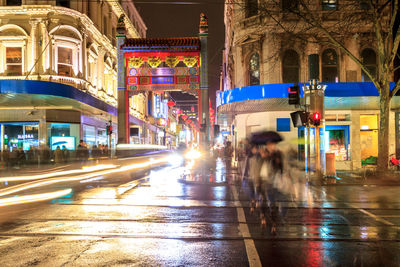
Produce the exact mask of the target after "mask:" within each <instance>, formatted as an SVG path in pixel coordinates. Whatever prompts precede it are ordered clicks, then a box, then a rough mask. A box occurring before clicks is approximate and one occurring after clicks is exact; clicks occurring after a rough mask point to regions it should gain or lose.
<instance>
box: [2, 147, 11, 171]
mask: <svg viewBox="0 0 400 267" xmlns="http://www.w3.org/2000/svg"><path fill="white" fill-rule="evenodd" d="M2 158H3V162H4V165H5V167H6V168H7V169H8V168H10V150H9V149H8V146H6V147H5V148H4V150H3V152H2Z"/></svg>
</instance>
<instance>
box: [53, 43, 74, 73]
mask: <svg viewBox="0 0 400 267" xmlns="http://www.w3.org/2000/svg"><path fill="white" fill-rule="evenodd" d="M72 64H73V62H72V49H71V48H66V47H58V64H57V67H58V75H62V76H72V73H73V72H72Z"/></svg>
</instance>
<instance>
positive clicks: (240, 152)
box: [236, 141, 246, 178]
mask: <svg viewBox="0 0 400 267" xmlns="http://www.w3.org/2000/svg"><path fill="white" fill-rule="evenodd" d="M236 160H237V164H238V165H237V169H238V173H239V177H240V178H242V177H243V172H244V165H245V160H246V151H245V148H244V141H240V142H239V145H238V147H237V149H236Z"/></svg>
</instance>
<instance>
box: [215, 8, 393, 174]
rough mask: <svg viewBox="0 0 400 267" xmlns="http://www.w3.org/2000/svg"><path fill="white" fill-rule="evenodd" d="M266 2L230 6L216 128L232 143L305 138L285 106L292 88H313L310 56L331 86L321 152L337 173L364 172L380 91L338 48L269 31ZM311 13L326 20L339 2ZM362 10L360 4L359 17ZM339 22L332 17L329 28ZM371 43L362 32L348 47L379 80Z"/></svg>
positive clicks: (374, 139) (374, 141) (369, 33)
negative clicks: (268, 133) (269, 136)
mask: <svg viewBox="0 0 400 267" xmlns="http://www.w3.org/2000/svg"><path fill="white" fill-rule="evenodd" d="M267 2H268V0H258V1H257V0H254V1H253V0H247V1H244V4H243V5H237V4H236V5H235V4H233V1H228V2H227V3H226V4H225V49H224V52H223V68H222V74H221V91H220V92H219V93H218V94H217V108H218V115H219V122H218V123H219V124H220V125H221V126H222V128H225V130H227V131H229V132H230V136H229V138H231V139H232V141H233V142H234V143H235V144H237V143H238V142H239V141H240V140H241V139H243V138H245V137H248V136H249V135H250V134H251V133H252V132H256V131H260V130H263V129H269V130H274V131H278V132H279V133H280V134H281V135H282V136H283V137H284V138H285V139H286V140H293V139H296V138H303V137H304V134H305V129H304V128H302V127H300V128H295V127H293V124H292V122H291V119H290V113H291V112H294V111H295V110H296V109H295V107H294V106H290V105H288V87H289V86H293V84H294V83H299V85H300V86H302V85H304V84H309V80H308V77H309V67H308V66H309V62H308V59H309V57H308V56H309V55H311V54H318V56H319V57H318V60H319V62H318V63H319V81H320V82H321V83H322V84H326V85H327V89H326V91H325V101H324V102H325V117H324V123H325V128H324V130H325V131H324V135H323V136H321V137H322V138H323V139H324V140H323V141H324V149H323V150H324V152H334V153H335V154H336V169H338V170H359V169H360V168H361V167H362V166H361V162H362V160H365V159H367V158H369V157H371V156H372V157H377V155H378V142H379V140H378V128H379V123H378V120H379V100H378V92H377V90H376V89H375V87H374V85H373V84H372V82H370V79H369V77H368V76H367V75H365V74H364V73H363V72H362V70H361V68H360V67H359V66H358V65H356V63H354V62H353V61H352V60H351V59H350V58H349V57H348V56H347V55H345V54H344V53H342V52H341V51H340V50H339V49H337V48H335V47H331V46H325V45H323V44H318V43H311V42H300V41H298V39H294V38H290V37H289V36H288V35H286V34H285V33H284V32H282V31H280V30H277V27H272V26H271V21H268V19H269V18H268V17H267V16H264V17H263V16H261V15H260V14H259V11H258V7H259V6H260V5H262V4H265V3H267ZM293 2H295V1H293ZM361 2H362V1H360V3H361ZM341 3H342V2H341ZM285 5H286V6H287V5H291V1H288V0H282V1H280V7H281V8H282V7H283V6H285ZM314 8H315V9H316V10H315V13H316V14H318V13H319V15H321V16H328V15H329V12H330V11H331V10H339V11H340V6H339V1H315V6H314ZM362 8H363V6H362V3H361V4H360V10H361V11H362ZM282 18H284V16H283V15H282ZM288 19H290V18H288ZM335 19H336V18H328V17H327V21H335ZM373 36H374V32H373V29H371V28H368V27H361V26H360V27H359V28H358V29H357V30H356V31H355V32H354V33H352V35H351V36H349V38H348V39H346V40H345V44H346V48H347V49H348V50H350V51H351V52H352V53H353V54H354V55H357V56H358V58H362V60H363V61H364V63H365V64H366V65H367V66H368V68H369V69H371V70H372V72H374V73H376V71H377V65H376V64H377V53H376V51H377V50H376V47H374V44H375V43H374V42H372V41H371V40H373V39H371V38H374V37H373ZM398 98H399V97H398V96H396V97H394V98H393V100H392V106H391V112H390V118H389V120H390V129H389V138H390V147H389V153H390V154H392V153H396V152H397V153H399V151H400V145H399V144H400V137H399V111H400V109H399V108H400V102H399V99H398ZM312 135H313V133H311V138H313V136H312ZM304 149H305V148H304V145H299V146H298V154H299V158H300V159H302V158H304ZM398 156H399V155H398Z"/></svg>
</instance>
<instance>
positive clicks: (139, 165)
mask: <svg viewBox="0 0 400 267" xmlns="http://www.w3.org/2000/svg"><path fill="white" fill-rule="evenodd" d="M168 161H169V157H163V158H160V159H156V160H154V159H150V160H149V161H146V162H141V163H134V164H130V165H127V166H123V167H120V168H118V169H109V170H104V171H99V172H95V173H89V174H85V175H80V176H76V177H55V178H49V179H46V180H40V181H32V182H27V183H24V184H21V185H15V186H11V187H8V188H5V189H2V190H0V196H6V195H9V194H13V193H17V192H21V191H24V190H28V189H33V188H38V187H41V186H46V185H51V184H56V183H61V182H74V181H80V180H85V179H90V178H94V177H99V176H105V175H109V174H112V173H118V172H125V171H132V170H135V169H142V168H146V167H150V166H151V165H155V164H160V163H166V162H168Z"/></svg>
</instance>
